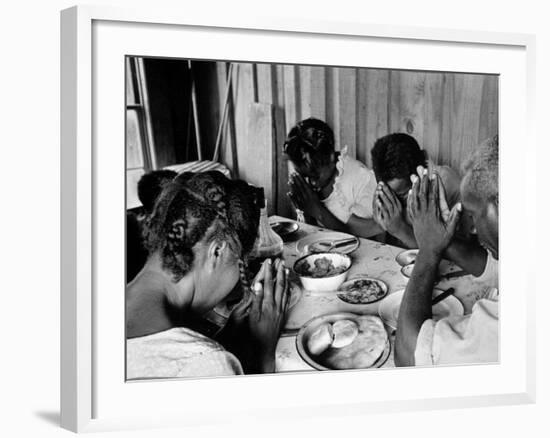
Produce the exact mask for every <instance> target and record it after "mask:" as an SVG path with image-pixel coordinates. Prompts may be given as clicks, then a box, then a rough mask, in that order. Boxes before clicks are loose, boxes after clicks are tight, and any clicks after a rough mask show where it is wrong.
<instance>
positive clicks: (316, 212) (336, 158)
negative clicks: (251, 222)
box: [284, 118, 383, 238]
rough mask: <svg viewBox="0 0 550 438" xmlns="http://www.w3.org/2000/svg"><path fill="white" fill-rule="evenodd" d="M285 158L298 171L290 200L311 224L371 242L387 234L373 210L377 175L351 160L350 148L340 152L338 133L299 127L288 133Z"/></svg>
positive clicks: (315, 123)
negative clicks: (374, 237)
mask: <svg viewBox="0 0 550 438" xmlns="http://www.w3.org/2000/svg"><path fill="white" fill-rule="evenodd" d="M284 153H285V154H286V156H287V157H288V158H289V159H290V161H291V162H292V164H293V165H294V170H295V171H294V172H293V173H292V174H291V175H290V181H289V188H290V192H289V194H288V195H289V197H290V199H291V200H292V202H293V204H294V205H295V206H296V208H298V209H300V210H302V211H303V212H304V214H305V216H306V217H307V219H308V222H314V223H315V224H316V225H320V226H323V227H325V228H330V229H332V230H336V231H343V232H346V233H351V234H354V235H357V236H360V237H366V238H367V237H373V236H376V235H378V234H380V233H382V232H383V230H382V228H381V227H380V226H379V225H378V224H377V223H376V221H375V220H374V215H373V210H372V202H373V198H374V192H375V190H376V179H375V177H374V173H373V172H372V170H371V169H369V168H367V166H365V165H364V164H363V163H361V162H360V161H358V160H356V159H355V158H353V157H351V156H350V155H349V154H348V152H347V146H344V147H343V148H342V150H341V151H336V150H335V146H334V133H333V131H332V129H331V128H330V126H328V125H327V124H326V123H325V122H323V121H322V120H318V119H315V118H309V119H306V120H302V121H300V122H298V123H297V124H296V125H295V126H294V127H293V128H292V129H291V130H290V132H289V133H288V136H287V139H286V141H285V144H284Z"/></svg>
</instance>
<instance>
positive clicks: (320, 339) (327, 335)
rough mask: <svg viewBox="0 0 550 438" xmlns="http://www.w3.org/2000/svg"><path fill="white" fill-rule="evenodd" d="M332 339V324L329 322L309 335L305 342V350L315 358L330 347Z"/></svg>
mask: <svg viewBox="0 0 550 438" xmlns="http://www.w3.org/2000/svg"><path fill="white" fill-rule="evenodd" d="M333 339H334V334H333V332H332V324H330V323H329V322H327V323H325V324H321V325H320V326H319V327H317V329H316V330H315V331H314V332H313V333H312V334H311V336H310V338H309V340H308V342H307V348H308V350H309V352H310V353H311V354H313V355H315V356H317V355H319V354H321V353H322V352H323V351H325V350H326V349H327V348H329V347H330V346H331V344H332V340H333Z"/></svg>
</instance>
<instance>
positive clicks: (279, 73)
mask: <svg viewBox="0 0 550 438" xmlns="http://www.w3.org/2000/svg"><path fill="white" fill-rule="evenodd" d="M283 67H284V65H283V64H277V65H276V66H275V89H276V91H275V98H276V101H274V102H273V104H274V105H275V106H277V107H279V108H282V109H283V113H284V114H285V117H286V111H285V110H284V107H285V86H284V78H285V74H284V68H283ZM285 126H286V123H285Z"/></svg>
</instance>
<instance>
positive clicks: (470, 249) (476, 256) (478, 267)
mask: <svg viewBox="0 0 550 438" xmlns="http://www.w3.org/2000/svg"><path fill="white" fill-rule="evenodd" d="M445 258H446V259H448V260H451V261H452V262H454V263H456V264H457V265H458V266H460V267H461V268H462V269H464V270H465V271H466V272H468V273H470V274H472V275H474V276H476V277H479V276H480V275H481V274H483V271H484V270H485V265H487V251H485V249H483V248H482V247H481V246H479V245H476V244H474V243H469V242H464V241H462V240H458V239H455V240H453V241H452V242H451V244H450V245H449V247H448V248H447V249H446V250H445Z"/></svg>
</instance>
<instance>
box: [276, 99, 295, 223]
mask: <svg viewBox="0 0 550 438" xmlns="http://www.w3.org/2000/svg"><path fill="white" fill-rule="evenodd" d="M273 135H274V144H275V160H276V169H277V175H276V179H277V184H276V187H277V189H276V204H275V206H274V207H275V210H274V211H275V212H276V213H277V214H278V215H281V216H284V217H291V216H292V214H293V210H292V208H291V206H290V202H289V200H288V197H287V196H286V194H287V192H288V161H287V159H286V157H285V155H284V154H283V143H284V141H285V138H286V132H285V118H284V111H283V110H282V108H278V107H274V108H273Z"/></svg>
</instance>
